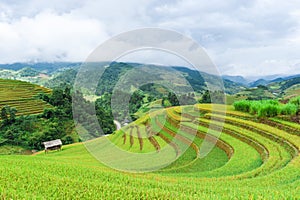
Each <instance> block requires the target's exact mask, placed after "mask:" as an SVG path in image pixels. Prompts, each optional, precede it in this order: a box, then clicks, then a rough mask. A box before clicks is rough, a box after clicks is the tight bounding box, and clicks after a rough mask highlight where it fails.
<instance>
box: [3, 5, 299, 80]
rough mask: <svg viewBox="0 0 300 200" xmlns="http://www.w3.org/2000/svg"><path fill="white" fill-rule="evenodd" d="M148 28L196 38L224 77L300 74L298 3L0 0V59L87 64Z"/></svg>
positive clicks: (4, 61)
mask: <svg viewBox="0 0 300 200" xmlns="http://www.w3.org/2000/svg"><path fill="white" fill-rule="evenodd" d="M143 27H159V28H167V29H172V30H176V31H178V32H180V33H182V34H185V35H187V36H189V37H191V38H193V39H195V40H196V41H197V42H198V43H199V44H200V45H201V46H203V47H204V48H205V50H206V51H207V53H208V55H209V56H210V57H211V59H212V60H213V61H214V63H215V64H216V65H217V66H218V68H219V70H220V71H221V72H222V73H223V74H230V75H244V76H253V75H269V74H295V73H300V4H299V1H297V0H295V1H293V0H290V1H289V0H286V1H283V0H282V1H280V0H278V1H276V0H257V1H241V0H228V1H223V0H210V1H204V0H203V1H202V0H184V1H168V0H165V1H162V0H154V1H150V0H127V1H121V0H108V1H106V0H101V1H90V0H86V1H81V0H64V1H61V0H51V1H49V0H47V1H44V0H28V1H18V0H7V1H6V0H0V63H13V62H37V61H49V62H52V61H84V60H85V59H86V58H87V56H88V55H89V54H90V53H91V52H92V51H93V50H94V49H95V48H96V47H97V46H98V45H100V44H101V43H102V42H104V41H105V40H107V39H109V38H110V37H112V36H114V35H117V34H119V33H122V32H125V31H129V30H132V29H137V28H143Z"/></svg>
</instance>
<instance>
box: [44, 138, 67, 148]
mask: <svg viewBox="0 0 300 200" xmlns="http://www.w3.org/2000/svg"><path fill="white" fill-rule="evenodd" d="M43 144H44V146H45V148H46V149H47V148H49V147H55V146H61V145H62V142H61V140H60V139H58V140H52V141H48V142H43Z"/></svg>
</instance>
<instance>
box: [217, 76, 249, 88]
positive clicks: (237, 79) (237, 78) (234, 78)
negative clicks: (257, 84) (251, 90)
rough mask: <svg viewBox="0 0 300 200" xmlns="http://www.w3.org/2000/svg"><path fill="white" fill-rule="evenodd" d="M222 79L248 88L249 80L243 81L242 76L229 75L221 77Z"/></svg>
mask: <svg viewBox="0 0 300 200" xmlns="http://www.w3.org/2000/svg"><path fill="white" fill-rule="evenodd" d="M222 78H223V79H225V80H229V81H232V82H235V83H239V84H242V85H244V86H248V83H249V80H247V79H245V78H244V77H243V76H230V75H223V76H222Z"/></svg>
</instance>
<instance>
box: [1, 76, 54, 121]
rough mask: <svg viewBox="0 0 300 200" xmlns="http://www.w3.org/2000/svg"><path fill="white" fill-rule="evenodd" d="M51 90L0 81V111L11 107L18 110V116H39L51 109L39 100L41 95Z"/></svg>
mask: <svg viewBox="0 0 300 200" xmlns="http://www.w3.org/2000/svg"><path fill="white" fill-rule="evenodd" d="M50 92H51V90H49V89H47V88H44V87H41V86H38V85H34V84H31V83H27V82H23V81H16V80H4V79H0V109H2V108H3V107H4V106H10V107H14V108H16V109H17V113H16V114H17V115H29V114H38V113H42V112H43V111H44V108H48V107H50V106H49V105H48V104H47V103H46V102H44V101H42V100H40V99H38V98H37V96H38V94H40V93H46V94H47V93H50Z"/></svg>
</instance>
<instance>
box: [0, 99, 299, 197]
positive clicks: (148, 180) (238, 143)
mask: <svg viewBox="0 0 300 200" xmlns="http://www.w3.org/2000/svg"><path fill="white" fill-rule="evenodd" d="M211 108H212V106H211V105H209V104H207V105H205V104H201V105H195V106H184V107H175V108H168V109H166V110H160V111H155V113H153V114H152V115H151V118H147V116H146V117H144V118H143V119H140V120H137V121H136V122H135V123H132V124H129V125H128V126H126V127H123V128H122V129H121V130H119V131H118V132H116V133H115V134H113V135H111V136H109V139H110V140H111V141H112V142H113V143H114V144H115V145H116V146H118V147H119V148H121V149H123V150H126V151H130V152H134V153H149V152H157V153H159V152H160V151H162V150H163V149H164V148H165V147H166V146H167V144H170V145H171V147H172V149H173V151H174V157H177V158H178V159H177V160H176V161H175V162H173V163H172V164H171V165H169V166H167V167H165V168H163V169H160V170H158V171H155V172H151V173H141V174H132V173H125V172H119V171H116V170H113V169H110V168H108V167H106V166H104V165H103V164H101V163H99V162H98V161H97V160H96V159H95V158H93V156H91V155H90V154H89V153H88V151H87V150H86V149H85V148H84V145H83V144H75V145H71V146H66V147H64V149H63V151H61V152H52V153H50V154H48V155H45V154H42V153H41V154H37V155H35V156H11V157H9V156H3V157H0V159H1V163H3V164H2V165H1V166H0V173H1V185H0V192H1V195H2V198H3V197H4V198H8V199H10V198H12V199H19V198H25V199H28V198H29V199H32V198H36V199H43V198H45V197H50V198H53V199H78V198H80V199H299V197H300V158H299V150H300V136H299V132H300V127H299V124H295V123H292V122H287V121H283V120H279V119H265V120H264V121H262V122H260V121H258V120H257V119H256V118H254V117H252V116H251V115H247V114H245V113H240V112H237V111H234V110H233V109H232V107H230V106H226V107H223V105H218V106H215V108H217V109H219V110H217V112H212V111H211ZM224 110H227V115H225V112H224ZM199 111H200V112H199ZM148 117H149V116H148ZM223 121H225V123H224V124H223ZM220 132H221V134H220ZM191 136H192V137H191ZM103 139H105V138H104V137H103V138H100V139H97V140H95V141H97V145H100V146H101V141H102V140H103ZM205 141H206V142H208V143H209V142H210V143H213V142H215V143H216V145H215V146H214V147H213V149H212V150H211V151H210V152H209V153H208V154H207V155H206V156H204V152H203V151H202V145H203V144H204V142H205ZM91 142H93V141H91ZM184 144H188V148H187V149H186V150H185V149H184V148H182V147H183V146H184ZM116 159H118V158H116ZM119 159H121V158H119Z"/></svg>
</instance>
